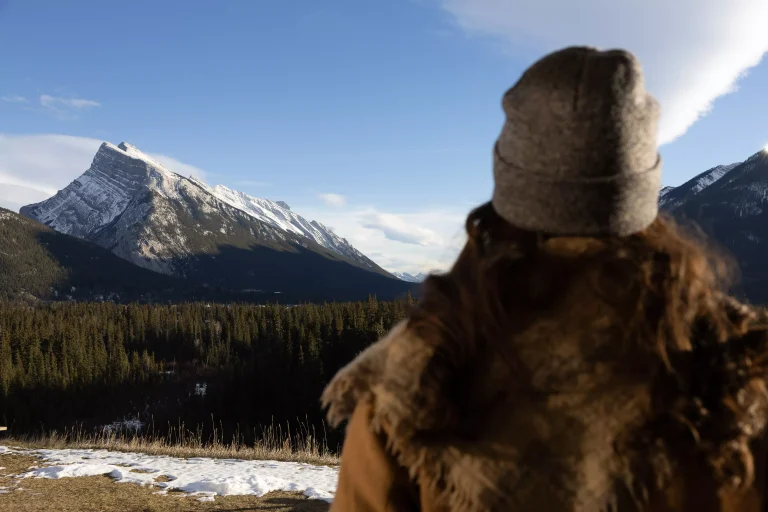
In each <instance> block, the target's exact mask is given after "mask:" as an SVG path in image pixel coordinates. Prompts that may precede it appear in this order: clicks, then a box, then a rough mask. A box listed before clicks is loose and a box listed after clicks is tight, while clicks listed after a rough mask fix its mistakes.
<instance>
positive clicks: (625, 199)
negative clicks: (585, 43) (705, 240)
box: [493, 47, 661, 236]
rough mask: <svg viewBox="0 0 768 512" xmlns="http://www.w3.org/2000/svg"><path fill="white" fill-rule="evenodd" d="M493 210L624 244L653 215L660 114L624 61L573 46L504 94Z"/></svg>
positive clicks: (560, 231)
mask: <svg viewBox="0 0 768 512" xmlns="http://www.w3.org/2000/svg"><path fill="white" fill-rule="evenodd" d="M502 103H503V107H504V112H505V113H506V116H507V119H506V123H505V124H504V128H503V129H502V131H501V135H500V136H499V139H498V140H497V142H496V146H495V148H494V165H493V167H494V169H493V171H494V181H495V187H494V193H493V207H494V209H495V210H496V211H497V212H498V214H499V215H501V217H502V218H504V219H505V220H507V221H508V222H509V223H510V224H513V225H515V226H517V227H520V228H523V229H528V230H531V231H537V232H542V233H547V234H552V235H573V236H604V235H618V236H625V235H630V234H633V233H636V232H638V231H642V230H643V229H645V228H646V227H648V226H649V225H650V224H651V223H652V222H653V221H654V219H655V218H656V216H657V215H658V197H659V190H660V188H661V158H660V156H659V153H658V149H657V144H656V133H657V126H658V118H659V106H658V103H657V102H656V100H655V99H654V98H653V97H651V96H650V94H648V92H646V90H645V87H644V85H643V74H642V70H641V68H640V64H639V63H638V61H637V59H636V58H635V57H634V55H632V54H631V53H628V52H626V51H621V50H612V51H598V50H596V49H593V48H586V47H573V48H566V49H564V50H561V51H558V52H555V53H552V54H550V55H547V56H545V57H544V58H542V59H541V60H539V61H538V62H536V63H535V64H533V65H532V66H531V67H530V68H528V70H527V71H526V72H525V73H524V74H523V76H522V77H521V78H520V80H519V81H518V82H517V83H516V84H515V85H514V86H513V87H512V88H511V89H510V90H509V91H507V93H506V94H505V95H504V99H503V102H502Z"/></svg>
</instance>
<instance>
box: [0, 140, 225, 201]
mask: <svg viewBox="0 0 768 512" xmlns="http://www.w3.org/2000/svg"><path fill="white" fill-rule="evenodd" d="M102 142H103V141H102V140H100V139H93V138H89V137H72V136H69V135H52V134H51V135H7V134H2V133H0V206H2V207H3V208H9V209H13V210H18V208H19V207H20V206H23V205H25V204H30V203H34V202H38V201H42V200H44V199H47V198H49V197H51V196H52V195H54V194H55V193H56V192H57V191H58V190H61V189H62V188H64V187H66V186H67V185H69V183H71V182H72V180H74V179H75V178H77V177H78V176H80V175H81V174H83V173H84V172H85V171H86V170H87V169H88V167H89V166H90V165H91V162H92V161H93V156H94V155H95V154H96V151H97V150H98V149H99V146H100V145H101V143H102ZM149 156H151V157H152V158H154V159H155V160H157V161H158V162H159V163H160V164H162V165H164V166H166V167H167V168H169V169H170V170H172V171H174V172H176V173H178V174H181V175H185V176H190V175H196V176H198V177H201V178H202V179H205V178H206V177H207V176H210V173H207V172H205V171H204V170H203V169H200V168H199V167H195V166H194V165H190V164H186V163H184V162H181V161H179V160H177V159H175V158H173V157H170V156H167V155H163V154H157V153H149Z"/></svg>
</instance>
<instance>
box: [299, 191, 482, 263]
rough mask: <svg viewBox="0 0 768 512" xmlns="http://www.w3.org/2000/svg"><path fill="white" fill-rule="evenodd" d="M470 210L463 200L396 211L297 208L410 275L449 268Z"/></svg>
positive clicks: (374, 208)
mask: <svg viewBox="0 0 768 512" xmlns="http://www.w3.org/2000/svg"><path fill="white" fill-rule="evenodd" d="M469 210H470V208H469V207H465V206H463V205H457V206H455V207H451V208H445V207H434V208H433V207H430V208H423V209H414V210H410V211H406V212H398V213H394V212H387V211H382V210H381V209H380V208H377V207H375V206H358V205H349V206H348V208H346V209H344V210H333V209H328V208H323V209H316V208H314V209H313V208H312V207H304V206H301V205H296V208H295V211H296V212H297V213H299V214H300V215H302V216H304V217H306V218H308V219H314V220H317V221H318V222H321V223H322V224H324V225H326V226H333V231H334V232H335V233H336V234H337V235H339V236H341V237H343V238H346V239H347V240H348V241H349V242H350V243H351V244H352V245H354V246H355V247H356V248H357V249H358V250H360V251H361V252H362V253H363V254H365V255H367V256H369V257H370V258H371V259H373V260H374V261H375V262H376V263H378V264H379V265H381V266H382V267H384V268H386V269H387V270H391V271H396V272H408V273H410V274H414V275H416V274H418V273H420V272H427V271H430V270H433V269H440V270H446V269H448V268H449V267H450V265H451V264H452V263H453V261H454V260H455V258H456V256H457V254H458V252H459V250H460V249H461V246H462V245H463V244H464V242H465V239H466V236H465V234H464V229H463V225H464V220H465V218H466V215H467V213H468V212H469Z"/></svg>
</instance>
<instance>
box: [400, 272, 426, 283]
mask: <svg viewBox="0 0 768 512" xmlns="http://www.w3.org/2000/svg"><path fill="white" fill-rule="evenodd" d="M392 275H393V276H395V277H396V278H398V279H400V280H401V281H405V282H407V283H421V282H423V281H424V280H425V279H426V278H427V276H428V275H429V274H427V273H425V272H421V273H420V274H416V275H415V276H414V275H413V274H409V273H407V272H392Z"/></svg>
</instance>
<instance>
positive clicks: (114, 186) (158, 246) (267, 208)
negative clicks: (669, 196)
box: [21, 142, 410, 299]
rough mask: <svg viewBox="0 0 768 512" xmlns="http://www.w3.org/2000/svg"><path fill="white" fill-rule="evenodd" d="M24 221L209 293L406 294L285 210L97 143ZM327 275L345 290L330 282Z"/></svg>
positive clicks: (316, 226)
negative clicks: (77, 172) (87, 160)
mask: <svg viewBox="0 0 768 512" xmlns="http://www.w3.org/2000/svg"><path fill="white" fill-rule="evenodd" d="M21 213H22V214H23V215H24V216H26V217H29V218H31V219H33V220H37V221H40V222H42V223H43V224H46V225H48V226H50V227H51V228H53V229H55V230H57V231H59V232H61V233H65V234H70V235H73V236H76V237H79V238H81V239H84V240H88V241H91V242H94V243H96V244H98V245H100V246H102V247H105V248H107V249H109V250H110V251H112V252H113V253H114V254H116V255H117V256H120V257H121V258H123V259H125V260H128V261H130V262H131V263H134V264H136V265H138V266H141V267H144V268H147V269H150V270H152V271H155V272H158V273H162V274H165V275H168V276H172V277H180V278H185V279H195V280H197V281H200V282H202V283H204V284H205V285H209V286H220V287H224V288H231V289H238V288H239V287H245V288H248V289H263V290H265V291H268V292H280V293H283V292H291V293H295V294H299V295H300V294H301V291H300V289H299V288H300V283H299V282H298V281H297V280H302V281H304V285H305V286H306V287H307V289H308V292H311V293H308V294H307V295H308V296H312V297H315V298H318V297H319V298H321V299H322V298H325V299H336V298H338V297H345V298H364V297H365V296H367V295H368V294H383V295H384V296H394V295H397V294H402V293H406V292H407V291H410V288H408V287H406V286H403V285H401V284H400V283H402V282H401V281H399V280H397V279H396V278H395V277H394V276H393V275H392V274H390V273H389V272H387V271H386V270H384V269H383V268H381V267H380V266H378V265H377V264H376V263H375V262H373V261H372V260H370V259H369V258H367V257H366V256H365V255H363V254H362V253H361V252H360V251H358V250H357V249H355V248H354V247H353V246H352V245H351V244H349V242H348V241H346V240H345V239H343V238H341V237H339V236H338V235H336V234H335V233H333V232H332V231H331V230H329V229H327V228H326V227H325V226H323V225H322V224H320V223H319V222H316V221H308V220H306V219H304V218H303V217H301V216H300V215H298V214H296V213H294V212H292V211H291V210H290V207H289V206H288V205H287V204H286V203H285V202H275V201H270V200H266V199H261V198H255V197H253V196H250V195H248V194H245V193H242V192H238V191H234V190H232V189H229V188H227V187H224V186H218V187H210V186H208V185H207V184H206V183H205V182H204V181H203V180H201V179H200V178H196V177H192V178H187V177H184V176H181V175H179V174H177V173H175V172H173V171H172V170H170V169H168V168H166V167H164V166H163V165H162V164H160V163H159V162H157V161H156V160H154V159H153V158H151V157H149V156H148V155H146V154H144V153H142V152H141V151H140V150H139V149H137V148H136V147H135V146H133V145H131V144H127V143H125V142H123V143H121V144H119V145H117V146H115V145H113V144H111V143H108V142H105V143H103V144H102V145H101V146H100V148H99V150H98V151H97V153H96V155H95V156H94V159H93V162H92V164H91V166H90V167H89V168H88V169H87V170H86V171H85V172H84V173H83V174H82V175H81V176H79V177H78V178H76V179H75V180H74V181H73V182H72V183H70V184H69V185H68V186H67V187H65V188H64V189H62V190H60V191H59V192H57V193H56V195H54V196H53V197H52V198H50V199H48V200H46V201H42V202H40V203H36V204H32V205H28V206H25V207H22V209H21ZM217 258H220V259H219V261H217ZM286 261H291V262H292V263H291V265H293V266H287V265H286V264H285V263H286ZM226 265H234V267H233V268H226ZM306 266H309V268H303V267H306ZM345 266H349V267H351V268H349V269H348V268H346V267H345ZM353 268H354V269H359V270H360V271H363V272H365V273H366V274H360V273H359V272H358V271H357V270H352V269H353ZM235 270H239V271H240V275H238V274H237V273H236V272H235ZM367 274H370V276H369V275H367ZM299 276H301V278H299ZM329 276H334V278H335V279H340V280H342V281H344V282H340V283H332V282H330V281H329V279H330V278H329ZM321 286H322V287H325V288H327V289H328V290H329V292H328V293H323V291H322V290H319V289H318V287H321ZM366 287H367V288H366ZM331 289H335V290H336V291H337V292H340V295H337V294H334V293H330V290H331ZM353 290H355V291H354V292H353ZM366 290H367V291H366Z"/></svg>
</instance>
